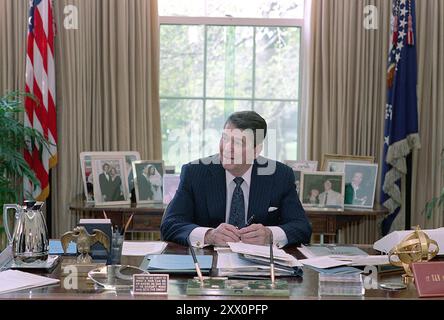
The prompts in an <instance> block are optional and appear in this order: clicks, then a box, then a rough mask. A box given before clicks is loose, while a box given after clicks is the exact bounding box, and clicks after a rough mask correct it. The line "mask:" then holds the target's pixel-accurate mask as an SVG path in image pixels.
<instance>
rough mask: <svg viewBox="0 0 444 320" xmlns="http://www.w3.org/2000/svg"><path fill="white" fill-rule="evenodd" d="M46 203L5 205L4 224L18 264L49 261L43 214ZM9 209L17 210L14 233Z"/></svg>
mask: <svg viewBox="0 0 444 320" xmlns="http://www.w3.org/2000/svg"><path fill="white" fill-rule="evenodd" d="M43 205H44V202H35V201H25V204H24V205H23V206H20V205H17V204H5V205H4V206H3V222H4V225H5V230H6V234H7V236H8V241H9V244H10V245H11V246H12V253H13V256H14V260H15V261H16V262H24V263H32V262H34V261H46V260H47V259H48V247H49V239H48V230H47V229H46V221H45V217H44V216H43V213H42V207H43ZM8 209H14V210H15V225H14V231H13V232H12V234H11V231H10V230H9V218H8Z"/></svg>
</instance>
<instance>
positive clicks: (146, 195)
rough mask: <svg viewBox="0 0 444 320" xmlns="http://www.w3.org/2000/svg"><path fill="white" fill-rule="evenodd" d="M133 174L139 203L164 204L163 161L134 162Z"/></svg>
mask: <svg viewBox="0 0 444 320" xmlns="http://www.w3.org/2000/svg"><path fill="white" fill-rule="evenodd" d="M133 172H134V182H135V187H136V201H137V203H162V202H163V177H164V164H163V161H153V160H141V161H134V162H133Z"/></svg>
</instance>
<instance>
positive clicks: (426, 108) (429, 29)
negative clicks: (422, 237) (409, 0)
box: [412, 0, 444, 228]
mask: <svg viewBox="0 0 444 320" xmlns="http://www.w3.org/2000/svg"><path fill="white" fill-rule="evenodd" d="M416 8H417V9H416V10H417V11H416V17H417V44H418V111H419V118H420V122H419V127H420V137H421V143H422V147H421V150H419V152H417V153H416V154H415V155H414V158H413V166H414V168H415V170H414V172H413V173H414V176H413V187H412V226H415V225H420V226H421V227H422V228H438V227H442V226H444V210H443V209H442V207H441V209H436V210H435V211H434V213H433V216H432V218H431V219H427V217H426V215H425V214H424V213H423V209H424V207H425V204H426V203H427V201H429V200H430V199H431V198H432V197H433V196H438V195H439V194H440V191H441V189H442V188H443V185H444V177H443V175H444V171H443V170H444V169H443V167H442V165H441V156H440V153H441V150H442V149H443V148H444V90H443V89H444V2H443V1H442V0H427V1H416ZM443 205H444V204H443Z"/></svg>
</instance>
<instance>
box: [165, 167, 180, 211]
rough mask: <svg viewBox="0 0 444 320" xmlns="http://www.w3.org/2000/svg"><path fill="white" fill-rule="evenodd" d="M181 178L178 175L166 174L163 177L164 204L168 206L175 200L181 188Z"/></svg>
mask: <svg viewBox="0 0 444 320" xmlns="http://www.w3.org/2000/svg"><path fill="white" fill-rule="evenodd" d="M179 183H180V176H179V175H178V174H165V175H164V177H163V203H164V204H166V205H168V204H169V203H170V202H171V200H173V198H174V196H175V194H176V191H177V189H178V188H179Z"/></svg>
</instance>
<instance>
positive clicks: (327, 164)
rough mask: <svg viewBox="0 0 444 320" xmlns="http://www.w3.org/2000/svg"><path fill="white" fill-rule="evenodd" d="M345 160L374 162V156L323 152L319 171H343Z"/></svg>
mask: <svg viewBox="0 0 444 320" xmlns="http://www.w3.org/2000/svg"><path fill="white" fill-rule="evenodd" d="M345 162H356V163H374V162H375V157H372V156H350V155H342V154H330V153H325V154H323V155H322V162H321V171H328V172H344V163H345Z"/></svg>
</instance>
